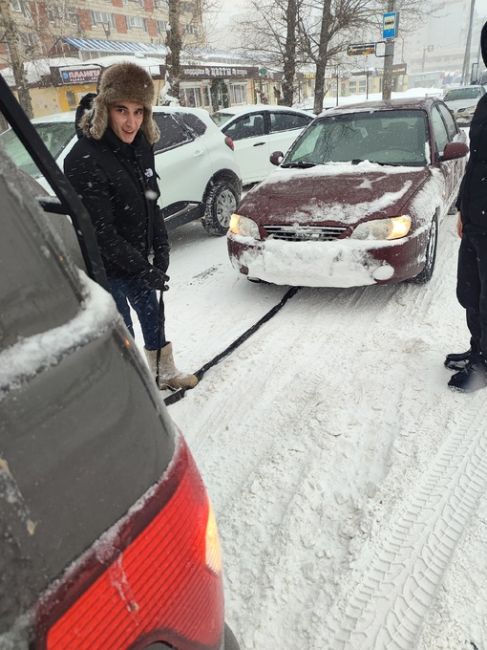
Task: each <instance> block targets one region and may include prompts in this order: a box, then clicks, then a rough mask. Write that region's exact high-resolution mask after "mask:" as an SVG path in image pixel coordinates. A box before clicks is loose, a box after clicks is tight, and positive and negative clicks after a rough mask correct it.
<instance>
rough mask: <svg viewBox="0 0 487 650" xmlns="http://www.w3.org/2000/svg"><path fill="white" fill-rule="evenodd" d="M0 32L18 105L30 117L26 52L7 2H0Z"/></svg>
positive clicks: (0, 0) (30, 104) (30, 103)
mask: <svg viewBox="0 0 487 650" xmlns="http://www.w3.org/2000/svg"><path fill="white" fill-rule="evenodd" d="M0 31H1V36H0V40H1V41H2V43H4V44H5V46H6V50H7V54H8V63H9V64H10V65H11V67H12V73H13V76H14V83H15V87H16V89H17V94H18V98H19V102H20V105H21V106H22V108H23V109H24V111H25V112H26V113H27V115H28V116H29V117H32V114H33V112H32V101H31V97H30V93H29V87H28V84H27V78H26V72H25V65H24V64H25V60H26V59H25V55H26V52H25V48H24V46H23V43H22V40H21V32H19V30H17V28H16V24H15V21H14V19H13V16H12V13H11V7H10V2H9V0H0Z"/></svg>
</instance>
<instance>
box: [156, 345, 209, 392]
mask: <svg viewBox="0 0 487 650" xmlns="http://www.w3.org/2000/svg"><path fill="white" fill-rule="evenodd" d="M158 352H159V350H145V356H146V357H147V362H148V364H149V368H150V369H151V372H152V374H153V375H154V377H157V354H158ZM197 383H198V378H197V377H196V375H189V374H184V373H182V372H180V371H179V370H178V369H177V368H176V366H175V364H174V358H173V356H172V343H166V345H165V346H164V347H162V348H161V351H160V359H159V388H160V389H161V390H163V389H164V388H170V389H171V390H178V389H179V388H194V387H195V386H196V384H197Z"/></svg>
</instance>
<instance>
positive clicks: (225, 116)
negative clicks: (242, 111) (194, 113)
mask: <svg viewBox="0 0 487 650" xmlns="http://www.w3.org/2000/svg"><path fill="white" fill-rule="evenodd" d="M232 117H234V115H233V113H222V112H221V111H218V113H213V115H212V116H211V119H212V120H213V122H215V124H216V125H217V126H222V125H223V124H225V122H228V120H230V119H231V118H232Z"/></svg>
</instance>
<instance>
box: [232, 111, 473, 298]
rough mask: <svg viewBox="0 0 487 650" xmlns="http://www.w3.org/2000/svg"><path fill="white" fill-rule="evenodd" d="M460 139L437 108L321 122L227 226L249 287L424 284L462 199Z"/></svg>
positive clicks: (334, 114)
mask: <svg viewBox="0 0 487 650" xmlns="http://www.w3.org/2000/svg"><path fill="white" fill-rule="evenodd" d="M465 139H466V138H465V135H464V133H463V132H462V131H460V130H459V129H458V127H457V125H456V123H455V121H454V119H453V117H452V115H451V113H450V112H449V110H448V109H447V107H446V106H445V104H444V103H443V102H442V101H440V100H437V99H433V98H430V99H411V100H393V101H391V102H387V103H385V102H369V103H364V104H355V105H352V106H348V107H346V108H343V109H336V110H331V111H327V112H326V113H324V114H323V115H322V116H320V117H318V118H316V119H315V120H314V121H313V122H312V123H311V124H310V125H309V126H308V127H307V128H306V129H305V131H303V133H302V134H301V136H300V137H299V138H298V139H297V140H296V142H295V143H294V144H293V145H292V147H291V149H290V150H289V152H288V153H287V155H286V156H285V157H283V154H282V153H281V152H275V153H274V154H272V156H271V161H272V162H274V164H280V167H279V169H277V170H276V171H275V172H273V173H272V174H271V175H270V176H269V177H268V178H267V179H266V180H265V181H264V182H263V183H261V184H260V185H257V186H256V187H255V188H254V189H253V190H251V191H250V192H248V193H247V195H246V196H245V197H244V199H243V200H242V202H241V203H240V205H239V208H238V210H237V213H236V214H234V215H233V216H232V219H231V222H230V230H229V232H228V251H229V255H230V259H231V261H232V264H233V266H234V267H235V268H236V269H237V270H238V271H239V272H240V273H242V274H244V275H246V276H247V277H248V278H249V279H252V280H264V281H267V282H272V283H275V284H286V285H295V286H315V287H352V286H362V285H369V284H382V283H388V282H401V281H403V280H412V281H416V282H421V283H422V282H427V281H428V280H429V279H430V278H431V276H432V274H433V269H434V264H435V256H436V247H437V238H438V228H439V224H440V223H441V220H442V219H443V217H444V216H445V214H447V212H448V211H449V209H450V207H451V206H452V204H453V203H454V201H455V199H456V195H457V192H458V188H459V184H460V181H461V178H462V176H463V171H464V166H465V156H466V154H467V153H468V148H467V145H466V144H465Z"/></svg>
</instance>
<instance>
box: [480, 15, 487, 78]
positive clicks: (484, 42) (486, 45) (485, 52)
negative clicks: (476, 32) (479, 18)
mask: <svg viewBox="0 0 487 650" xmlns="http://www.w3.org/2000/svg"><path fill="white" fill-rule="evenodd" d="M480 47H481V49H482V59H483V60H484V65H485V67H486V68H487V23H485V24H484V26H483V27H482V33H481V35H480Z"/></svg>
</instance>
